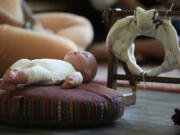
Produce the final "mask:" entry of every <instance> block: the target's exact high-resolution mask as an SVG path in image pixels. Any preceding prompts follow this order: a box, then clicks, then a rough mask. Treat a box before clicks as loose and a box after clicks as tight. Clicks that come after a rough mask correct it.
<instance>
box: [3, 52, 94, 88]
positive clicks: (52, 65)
mask: <svg viewBox="0 0 180 135" xmlns="http://www.w3.org/2000/svg"><path fill="white" fill-rule="evenodd" d="M96 71H97V63H96V59H95V57H94V56H93V55H92V54H91V53H89V52H86V51H71V52H68V53H67V54H66V56H65V57H64V61H63V60H58V59H34V60H29V59H20V60H18V61H17V62H15V63H14V64H13V65H12V66H11V67H10V68H9V69H8V70H7V71H6V72H5V74H4V75H3V78H2V79H1V80H0V88H1V89H4V90H15V89H16V86H17V85H18V84H23V85H30V84H45V85H53V84H60V83H61V84H62V88H73V87H76V86H78V85H80V84H81V83H82V82H88V81H90V80H92V79H93V78H94V77H95V75H96Z"/></svg>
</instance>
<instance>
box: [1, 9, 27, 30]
mask: <svg viewBox="0 0 180 135" xmlns="http://www.w3.org/2000/svg"><path fill="white" fill-rule="evenodd" d="M0 23H6V24H10V25H14V26H19V27H23V26H24V21H22V20H20V19H18V18H17V17H15V16H13V15H11V14H10V13H8V12H7V11H6V10H4V9H3V8H0Z"/></svg>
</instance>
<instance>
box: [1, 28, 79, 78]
mask: <svg viewBox="0 0 180 135" xmlns="http://www.w3.org/2000/svg"><path fill="white" fill-rule="evenodd" d="M0 48H1V49H0V63H1V66H0V77H2V75H3V73H4V72H5V71H6V70H7V69H8V68H9V67H10V66H11V65H12V64H13V63H14V62H16V61H17V60H19V59H22V58H28V59H35V58H56V59H63V58H64V56H65V55H66V53H67V52H68V51H75V50H78V48H77V45H76V44H75V43H74V42H72V41H70V40H68V39H66V38H63V37H59V36H54V35H51V34H43V33H38V32H33V31H31V30H24V29H22V28H17V27H12V26H9V25H0Z"/></svg>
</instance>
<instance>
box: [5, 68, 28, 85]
mask: <svg viewBox="0 0 180 135" xmlns="http://www.w3.org/2000/svg"><path fill="white" fill-rule="evenodd" d="M3 80H4V81H5V82H8V83H9V84H10V83H11V84H15V85H16V84H25V83H27V81H28V75H27V73H26V72H25V71H24V70H17V69H10V68H9V69H8V70H7V71H6V73H5V74H4V75H3Z"/></svg>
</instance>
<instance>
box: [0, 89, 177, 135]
mask: <svg viewBox="0 0 180 135" xmlns="http://www.w3.org/2000/svg"><path fill="white" fill-rule="evenodd" d="M119 89H121V90H122V89H123V90H124V88H119ZM174 108H180V94H173V93H165V92H155V91H149V90H138V93H137V104H136V105H132V106H128V107H127V108H126V111H125V114H124V115H123V117H122V118H120V119H118V120H117V121H116V122H115V123H113V124H112V125H108V126H101V127H94V128H90V127H89V128H78V129H77V128H76V129H47V128H30V127H29V128H28V127H14V126H9V125H3V124H0V135H6V134H8V135H9V134H12V135H22V134H28V135H42V134H43V135H180V126H179V127H178V126H174V125H173V122H172V121H171V118H170V117H171V116H172V115H173V113H174Z"/></svg>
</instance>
